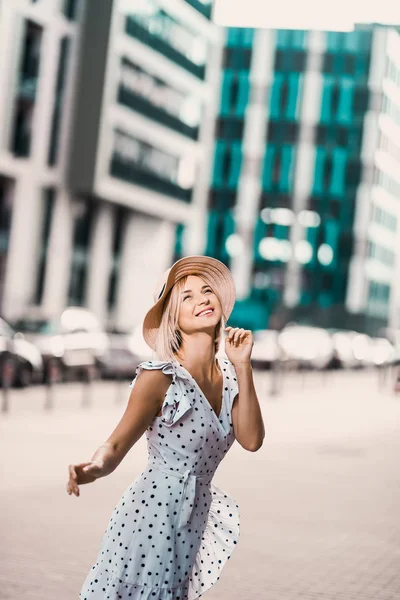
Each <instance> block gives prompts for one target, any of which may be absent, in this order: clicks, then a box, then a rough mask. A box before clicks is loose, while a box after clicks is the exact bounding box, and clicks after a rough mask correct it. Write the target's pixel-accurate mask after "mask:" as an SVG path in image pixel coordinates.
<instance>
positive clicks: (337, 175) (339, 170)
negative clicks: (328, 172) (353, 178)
mask: <svg viewBox="0 0 400 600" xmlns="http://www.w3.org/2000/svg"><path fill="white" fill-rule="evenodd" d="M346 159H347V153H346V151H345V150H343V149H342V148H335V150H334V151H333V170H332V177H331V185H330V190H329V192H330V194H332V195H333V196H344V195H345V185H344V182H345V173H346Z"/></svg>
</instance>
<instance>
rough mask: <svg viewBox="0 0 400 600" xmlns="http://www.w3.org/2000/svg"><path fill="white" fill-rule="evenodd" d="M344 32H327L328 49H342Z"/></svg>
mask: <svg viewBox="0 0 400 600" xmlns="http://www.w3.org/2000/svg"><path fill="white" fill-rule="evenodd" d="M342 40H343V34H342V32H340V31H328V32H327V34H326V46H327V50H330V51H335V50H340V48H341V46H342Z"/></svg>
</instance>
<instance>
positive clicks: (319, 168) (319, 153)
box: [313, 147, 326, 195]
mask: <svg viewBox="0 0 400 600" xmlns="http://www.w3.org/2000/svg"><path fill="white" fill-rule="evenodd" d="M325 156H326V152H325V150H324V149H323V148H320V147H317V148H316V152H315V170H314V185H313V193H314V194H317V195H318V194H322V193H323V192H324V164H325Z"/></svg>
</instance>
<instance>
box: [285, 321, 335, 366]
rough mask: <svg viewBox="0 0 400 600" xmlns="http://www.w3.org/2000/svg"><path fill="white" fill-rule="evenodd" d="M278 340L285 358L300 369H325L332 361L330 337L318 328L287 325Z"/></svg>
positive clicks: (332, 350)
mask: <svg viewBox="0 0 400 600" xmlns="http://www.w3.org/2000/svg"><path fill="white" fill-rule="evenodd" d="M278 339H279V345H280V346H281V348H282V351H283V352H284V353H285V355H286V358H287V359H288V360H289V361H294V362H295V363H296V364H297V365H298V366H299V367H300V368H308V369H325V368H326V367H327V366H328V365H329V364H330V362H331V360H332V357H333V353H334V346H333V341H332V337H331V336H330V335H329V333H328V332H327V331H326V330H325V329H322V328H320V327H312V326H308V325H287V326H286V327H285V328H284V329H283V331H282V332H281V333H280V335H279V338H278Z"/></svg>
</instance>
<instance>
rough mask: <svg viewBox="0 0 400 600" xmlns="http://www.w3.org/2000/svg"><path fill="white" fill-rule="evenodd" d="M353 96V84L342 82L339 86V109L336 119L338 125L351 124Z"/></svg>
mask: <svg viewBox="0 0 400 600" xmlns="http://www.w3.org/2000/svg"><path fill="white" fill-rule="evenodd" d="M353 96H354V84H353V83H352V82H351V80H343V81H342V84H341V86H340V96H339V107H338V113H337V119H338V121H339V122H340V123H344V124H346V123H351V122H352V118H353V115H352V106H353Z"/></svg>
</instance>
